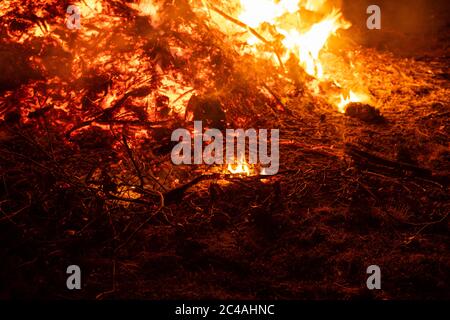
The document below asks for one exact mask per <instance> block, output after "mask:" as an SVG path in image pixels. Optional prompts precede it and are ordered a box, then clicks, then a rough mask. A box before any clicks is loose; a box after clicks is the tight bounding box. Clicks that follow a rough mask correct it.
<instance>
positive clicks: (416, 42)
mask: <svg viewBox="0 0 450 320" xmlns="http://www.w3.org/2000/svg"><path fill="white" fill-rule="evenodd" d="M343 1H344V3H343V11H344V14H345V16H346V18H347V19H348V20H350V21H351V22H352V24H353V28H352V30H350V31H349V32H353V33H352V36H353V37H354V39H355V40H356V41H357V42H359V43H361V44H363V45H366V46H369V47H376V48H379V49H387V50H390V51H393V52H395V53H400V54H405V55H414V54H420V53H422V52H425V51H430V50H431V49H432V48H435V47H438V46H441V47H442V42H444V43H445V42H447V43H448V39H447V38H448V36H447V35H448V33H449V25H448V15H449V13H450V12H449V11H450V2H449V1H448V0H433V1H428V0H396V1H392V0H343ZM372 4H376V5H378V6H380V7H381V13H382V29H381V30H379V31H374V30H367V28H366V27H365V26H366V20H367V18H368V15H367V14H366V9H367V7H368V6H370V5H372Z"/></svg>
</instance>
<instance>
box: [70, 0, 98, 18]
mask: <svg viewBox="0 0 450 320" xmlns="http://www.w3.org/2000/svg"><path fill="white" fill-rule="evenodd" d="M76 6H77V7H78V8H79V9H80V14H81V17H82V18H83V19H90V18H93V17H95V16H97V15H98V14H100V13H102V11H103V5H102V1H101V0H83V1H79V2H78V3H76Z"/></svg>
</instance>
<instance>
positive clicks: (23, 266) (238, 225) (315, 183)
mask: <svg viewBox="0 0 450 320" xmlns="http://www.w3.org/2000/svg"><path fill="white" fill-rule="evenodd" d="M190 19H192V17H190ZM136 23H137V24H138V26H139V23H143V24H145V22H142V21H140V22H139V21H138V22H136ZM18 27H20V26H18ZM23 27H24V26H23ZM136 36H141V35H136ZM146 36H148V35H146ZM197 40H198V41H206V40H205V39H197ZM197 40H196V39H189V41H193V42H192V43H189V45H193V44H195V41H197ZM209 40H210V39H209ZM124 41H125V40H124ZM158 41H160V40H158ZM158 44H159V45H161V46H160V47H158V50H159V51H158V52H159V53H158V57H155V56H151V57H150V58H151V59H157V60H158V63H159V64H162V67H161V68H163V69H164V68H165V66H164V64H165V63H167V64H168V65H170V64H175V65H176V66H177V68H182V66H180V63H182V61H175V62H174V61H169V60H171V59H172V57H171V58H170V59H169V58H167V61H164V58H161V57H164V54H163V53H164V50H163V49H164V44H161V42H158ZM121 45H122V44H121ZM153 45H154V43H153ZM215 45H217V43H216V44H215ZM213 47H214V48H215V49H217V50H216V51H214V52H215V59H217V61H216V62H217V66H215V68H217V70H219V71H220V72H222V73H224V74H225V75H226V76H227V77H228V78H233V80H232V82H230V83H228V82H227V83H226V84H225V85H226V86H228V87H226V88H228V89H229V88H231V87H233V88H237V89H236V90H235V91H226V92H229V94H230V98H229V99H238V101H237V102H235V103H234V104H233V103H229V104H227V103H226V102H230V101H231V100H230V101H225V102H224V103H223V104H224V106H225V109H226V111H227V117H228V120H230V119H231V121H232V122H233V124H234V125H235V126H237V127H240V126H241V125H245V126H247V127H254V128H279V129H280V155H281V158H280V171H279V173H278V174H277V175H275V176H248V177H247V176H236V175H234V176H233V175H229V174H226V173H224V171H213V170H211V169H210V168H208V167H195V168H191V167H174V166H172V165H169V164H168V163H170V157H169V152H170V148H171V145H170V143H168V142H167V137H168V136H169V137H170V133H171V132H172V129H173V128H178V127H180V126H183V125H188V122H184V119H183V117H177V118H176V121H174V120H167V115H164V108H165V105H164V97H163V96H161V97H162V98H161V97H160V98H158V97H157V99H156V100H157V101H159V103H161V108H160V109H159V110H157V111H158V112H160V116H161V118H162V119H165V120H164V121H167V122H164V121H155V119H148V118H146V117H144V115H143V112H140V111H139V109H138V107H136V106H135V105H133V104H129V105H126V100H127V99H130V100H133V99H139V98H140V97H142V96H146V95H148V94H149V92H151V91H152V90H156V89H155V87H154V86H156V85H157V83H156V82H155V83H152V84H151V85H150V86H149V87H139V88H137V89H136V88H135V89H133V90H131V89H129V90H128V89H127V90H125V89H124V91H123V92H122V93H123V95H122V96H120V95H117V96H116V98H117V100H116V101H115V103H113V106H112V107H111V108H110V109H106V110H110V113H105V109H95V105H94V103H93V102H92V101H96V99H100V98H99V97H100V96H101V95H102V94H104V92H103V91H105V92H106V91H108V90H110V89H109V87H110V86H111V84H110V83H109V81H110V79H109V78H108V77H102V75H100V76H98V77H94V76H91V77H88V78H84V79H83V81H81V83H78V85H79V86H80V87H83V88H84V89H83V90H85V91H83V92H84V93H85V95H84V96H83V97H82V98H80V99H82V101H81V100H80V101H78V102H80V104H81V105H82V107H80V109H77V112H79V114H78V115H77V117H75V118H76V119H75V120H77V121H76V122H74V121H75V120H74V119H73V118H72V117H69V116H66V115H65V114H64V112H63V111H62V109H59V108H53V107H51V106H50V105H49V107H48V108H47V109H45V107H43V106H41V107H42V108H38V109H37V110H35V109H33V110H35V111H32V112H27V113H24V112H23V110H22V109H20V110H19V111H17V110H15V109H11V108H8V106H10V105H12V104H13V105H18V106H20V107H21V108H24V109H26V107H27V106H28V105H29V104H30V103H31V101H35V100H33V99H32V98H33V96H32V94H31V93H30V92H31V91H30V90H31V89H30V88H33V89H34V90H36V92H39V90H40V86H44V85H43V84H42V82H40V81H42V79H40V78H41V77H42V74H39V73H38V72H37V73H33V72H31V71H30V70H34V69H33V65H27V63H26V62H25V61H27V57H23V61H22V60H21V63H20V65H21V66H22V69H21V70H22V71H20V70H19V71H18V73H24V74H26V75H27V76H26V77H28V79H27V81H26V83H28V84H27V85H25V83H22V80H21V75H20V74H17V78H16V79H17V81H16V83H9V84H8V86H7V87H6V84H7V83H8V81H6V80H5V81H3V80H2V79H3V78H2V76H0V84H1V85H2V86H3V87H2V88H1V90H3V91H2V92H11V90H13V92H14V93H15V94H12V95H11V94H9V95H5V97H6V98H5V100H2V104H0V108H1V109H0V110H1V112H2V122H1V125H0V243H1V245H0V261H1V263H0V284H1V285H0V298H3V299H5V298H42V299H49V298H57V299H80V298H83V299H178V298H180V299H292V300H299V299H300V300H302V299H443V298H447V299H448V298H450V287H449V286H450V273H449V270H450V256H449V252H450V251H449V243H450V242H449V226H450V220H449V218H448V214H449V212H450V202H449V189H448V188H449V170H450V165H449V164H450V161H449V160H450V153H449V148H448V147H449V145H448V144H449V136H450V129H449V102H450V100H449V93H450V92H449V90H450V89H449V86H448V84H449V65H450V59H449V56H448V54H447V55H445V54H439V55H426V54H424V55H421V56H416V57H408V58H405V57H399V56H397V55H394V54H392V53H389V52H382V51H379V50H376V49H369V48H364V47H360V46H355V45H352V49H348V50H347V49H343V51H351V53H352V55H351V59H352V61H354V63H355V64H356V66H355V68H356V70H359V71H360V72H361V70H364V73H362V72H361V77H362V79H363V81H364V84H365V86H366V87H367V88H368V90H369V91H370V94H371V95H372V96H373V97H374V101H376V107H377V109H378V110H379V112H374V111H373V110H372V109H371V108H364V107H362V106H355V108H354V109H353V110H352V111H348V112H347V114H342V113H339V112H337V110H336V108H335V107H334V106H332V105H330V104H329V103H327V102H326V100H325V99H321V98H320V97H317V96H313V95H310V94H308V93H306V92H305V91H304V88H302V87H301V86H300V85H298V84H297V86H293V85H292V84H291V85H283V84H279V85H278V86H277V85H274V86H273V88H272V89H273V92H272V95H273V97H271V99H272V102H273V103H272V104H271V103H266V102H264V101H265V100H264V99H265V98H264V97H259V96H258V95H257V93H255V92H257V90H256V89H255V87H254V86H252V85H251V84H248V82H249V81H248V80H249V79H247V78H245V77H244V76H243V75H242V74H240V75H241V76H242V77H237V76H235V71H234V70H233V66H232V65H228V64H227V62H228V59H229V55H228V53H224V52H223V48H220V47H215V46H213ZM152 48H153V50H154V49H155V47H152ZM41 49H42V48H41ZM209 49H211V48H209ZM445 49H446V50H447V51H448V49H447V48H445ZM10 50H11V44H10V43H8V44H5V43H0V56H1V55H3V56H5V57H7V58H8V59H9V60H11V61H14V59H12V57H11V56H10V53H8V52H10ZM54 50H55V51H54V52H53V53H52V54H51V55H49V56H45V57H47V58H48V57H54V58H55V59H56V58H57V59H60V61H65V60H64V59H66V58H67V59H69V57H66V56H65V54H64V52H63V51H61V52H60V51H58V50H57V49H56V48H54ZM121 50H122V51H121V52H125V51H126V50H127V48H126V46H123V47H121ZM19 51H20V50H19ZM55 52H56V53H55ZM152 52H154V51H152ZM161 52H163V53H161ZM35 54H38V51H36V53H35ZM39 54H41V53H39ZM348 57H349V56H348V55H344V54H338V53H337V54H336V55H333V56H330V57H329V59H330V60H339V61H340V60H345V59H348ZM201 59H202V57H200V58H198V60H195V59H194V60H193V62H192V63H199V61H202V60H201ZM213 60H214V59H213ZM339 61H337V63H339ZM22 62H23V63H22ZM43 63H44V65H45V64H46V63H47V62H46V61H45V59H44V60H43ZM48 63H49V65H52V63H50V62H48ZM199 64H200V63H199ZM5 68H6V69H5V71H4V73H7V72H10V71H8V70H7V69H8V68H7V67H5ZM172 71H173V70H172ZM247 71H248V70H244V71H243V72H242V73H247ZM46 72H47V73H46V76H47V77H48V78H52V79H53V77H54V76H57V77H62V78H64V77H65V75H62V74H57V75H55V74H50V75H49V74H48V73H49V72H51V70H49V69H47V70H46ZM54 72H60V71H58V70H54ZM16 73H17V72H16ZM230 75H233V76H230ZM186 76H187V77H188V76H190V74H189V73H188V74H187V75H186ZM66 80H67V79H66ZM67 81H68V80H67ZM155 81H156V80H155ZM217 82H218V83H216V84H215V85H217V86H218V85H219V82H220V79H217ZM30 83H31V84H32V85H29V84H30ZM203 84H204V82H200V83H199V84H198V85H199V86H201V85H203ZM237 84H239V86H237ZM46 85H47V86H48V88H47V87H46V90H49V91H50V92H51V90H52V86H53V83H52V82H49V83H47V84H46ZM72 85H76V84H73V83H72ZM24 86H25V87H24ZM27 86H28V87H27ZM271 86H272V83H269V87H271ZM112 87H114V84H112ZM24 88H25V89H24ZM58 88H59V87H58ZM86 88H87V89H86ZM133 88H134V87H133ZM242 88H244V89H245V90H244V89H242ZM41 89H42V88H41ZM122 89H123V88H122ZM252 90H254V91H252ZM33 92H34V91H33ZM125 92H126V93H125ZM105 94H106V93H105ZM247 95H248V96H251V98H247ZM52 97H53V100H52V104H57V94H56V93H52ZM120 97H122V98H120ZM236 97H237V98H236ZM74 99H75V98H74ZM224 99H225V98H224ZM239 99H240V100H239ZM38 100H39V97H38ZM127 101H128V100H127ZM233 101H234V100H233ZM249 101H250V102H249ZM263 102H264V103H263ZM242 103H250V104H254V105H256V104H257V103H261V104H262V105H261V106H260V107H259V106H258V107H255V108H256V109H255V110H253V109H248V110H240V109H239V108H240V105H241V104H242ZM124 106H126V107H124ZM227 107H228V109H227ZM120 108H122V109H121V112H123V113H127V112H128V113H127V114H128V115H129V114H130V113H131V114H132V115H133V117H132V118H129V117H128V118H126V117H123V118H120V117H119V116H118V115H117V114H118V113H119V109H120ZM258 108H259V109H258ZM123 109H126V110H125V111H124V110H123ZM240 111H242V112H240ZM255 112H256V113H255ZM255 114H257V115H258V116H257V117H255ZM83 117H84V118H83ZM164 117H166V118H164ZM80 120H81V121H80ZM68 122H70V123H72V125H73V123H79V124H78V125H76V126H75V127H73V126H67V123H68ZM134 127H139V128H142V127H143V128H149V129H148V130H149V131H151V132H152V135H151V137H146V138H142V136H140V135H138V134H137V133H136V132H137V131H138V130H137V129H135V128H134ZM150 128H151V129H150ZM79 129H82V130H79ZM76 131H80V132H76ZM135 139H136V140H135ZM138 142H139V143H138ZM73 264H74V265H79V266H80V267H81V270H82V286H83V288H82V290H75V291H69V290H67V288H66V279H67V274H66V268H67V266H69V265H73ZM370 265H378V266H380V268H381V272H382V290H374V291H370V290H368V289H367V287H366V279H367V277H368V275H367V274H366V269H367V267H368V266H370Z"/></svg>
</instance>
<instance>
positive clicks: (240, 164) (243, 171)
mask: <svg viewBox="0 0 450 320" xmlns="http://www.w3.org/2000/svg"><path fill="white" fill-rule="evenodd" d="M227 169H228V172H229V173H231V174H236V175H245V176H250V175H251V169H250V166H249V165H248V163H247V162H246V161H245V159H244V158H242V157H241V158H240V159H239V160H238V161H236V163H235V164H228V168H227Z"/></svg>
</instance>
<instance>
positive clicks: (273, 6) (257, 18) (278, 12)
mask: <svg viewBox="0 0 450 320" xmlns="http://www.w3.org/2000/svg"><path fill="white" fill-rule="evenodd" d="M298 3H299V2H298V0H280V1H273V0H241V7H242V12H241V14H240V15H239V20H241V21H242V22H244V23H245V24H247V25H248V26H250V27H252V28H256V27H258V26H259V25H260V24H262V23H263V22H268V23H271V24H275V22H276V19H277V18H279V17H281V16H282V15H284V14H285V13H294V12H296V11H297V10H299V6H298Z"/></svg>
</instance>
